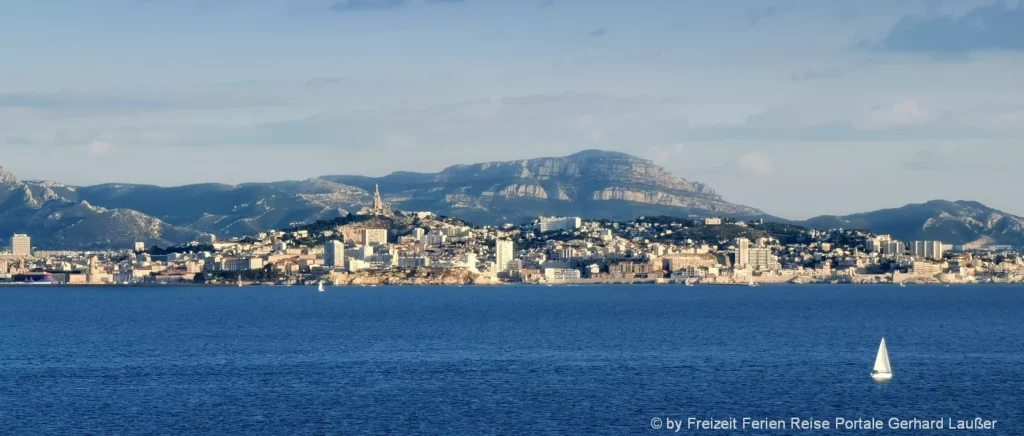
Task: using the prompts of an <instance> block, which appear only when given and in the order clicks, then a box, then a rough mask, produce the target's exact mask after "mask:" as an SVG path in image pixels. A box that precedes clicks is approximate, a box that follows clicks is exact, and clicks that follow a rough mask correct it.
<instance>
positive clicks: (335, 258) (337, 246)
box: [324, 241, 345, 268]
mask: <svg viewBox="0 0 1024 436" xmlns="http://www.w3.org/2000/svg"><path fill="white" fill-rule="evenodd" d="M324 266H327V267H331V268H341V267H344V266H345V245H344V244H342V243H341V241H327V243H326V244H324Z"/></svg>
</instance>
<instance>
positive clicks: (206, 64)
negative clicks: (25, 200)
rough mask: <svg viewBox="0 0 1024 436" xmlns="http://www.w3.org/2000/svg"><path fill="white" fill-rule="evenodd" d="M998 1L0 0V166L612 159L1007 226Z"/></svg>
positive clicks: (319, 170)
mask: <svg viewBox="0 0 1024 436" xmlns="http://www.w3.org/2000/svg"><path fill="white" fill-rule="evenodd" d="M1021 77H1024V6H1022V5H1021V2H1020V1H1019V0H1015V1H1003V2H993V1H974V0H923V1H914V0H884V1H882V0H865V1H854V0H849V1H839V0H836V1H827V2H823V1H816V0H804V1H773V0H751V1H742V0H735V1H727V2H726V1H684V0H630V1H624V0H514V1H512V0H90V1H88V2H83V1H80V0H47V1H45V2H23V1H16V0H0V165H2V166H3V167H5V168H7V169H9V170H11V171H12V172H14V173H15V174H17V175H18V176H19V177H21V178H23V179H45V180H54V181H59V182H63V183H69V184H76V185H87V184H98V183H106V182H131V183H150V184H159V185H180V184H189V183H198V182H224V183H240V182H247V181H273V180H291V179H306V178H310V177H316V176H319V175H326V174H362V175H369V176H380V175H385V174H388V173H390V172H392V171H427V172H433V171H438V170H441V169H443V168H444V167H446V166H449V165H453V164H462V163H475V162H483V161H497V160H512V159H526V158H534V157H545V156H563V155H568V154H572V153H574V152H577V151H580V150H585V149H604V150H615V151H622V152H626V153H630V154H633V155H636V156H639V157H643V158H647V159H651V160H653V161H654V162H655V163H657V164H659V165H661V166H664V167H665V168H667V169H669V170H671V171H673V172H675V173H677V174H679V175H680V176H682V177H684V178H686V179H688V180H694V181H700V182H703V183H706V184H708V185H710V186H712V187H713V188H714V189H716V190H717V191H718V192H719V193H720V194H722V195H723V197H724V198H725V199H726V200H729V201H732V202H734V203H740V204H745V205H749V206H753V207H758V208H761V209H762V210H765V211H767V212H769V213H772V214H774V215H778V216H783V217H787V218H793V219H799V218H807V217H811V216H815V215H821V214H847V213H854V212H863V211H869V210H874V209H879V208H883V207H898V206H901V205H903V204H906V203H911V202H923V201H928V200H931V199H940V198H941V199H949V200H959V199H969V200H976V201H981V202H983V203H985V204H987V205H989V206H992V207H996V208H998V209H1001V210H1004V211H1006V212H1010V213H1016V214H1024V204H1022V200H1021V199H1022V198H1024V183H1021V177H1020V176H1019V174H1020V167H1021V166H1022V164H1024V141H1022V138H1024V80H1022V79H1021Z"/></svg>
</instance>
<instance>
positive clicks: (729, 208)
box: [322, 150, 765, 223]
mask: <svg viewBox="0 0 1024 436" xmlns="http://www.w3.org/2000/svg"><path fill="white" fill-rule="evenodd" d="M322 179H325V180H329V181H332V182H337V183H341V184H346V185H352V186H357V187H359V188H361V189H364V190H367V191H370V190H372V189H373V187H374V185H376V184H379V185H380V189H381V192H382V194H383V195H384V197H385V199H386V200H388V201H389V202H391V203H392V205H393V207H396V208H399V209H402V210H429V211H433V212H436V213H440V214H443V215H448V216H453V217H458V218H462V219H466V220H469V221H474V222H477V223H497V222H519V221H521V220H523V219H529V218H533V217H536V216H542V215H565V216H581V217H585V218H608V219H620V220H621V219H632V218H636V217H638V216H644V215H674V216H695V217H703V216H734V217H761V216H765V214H764V212H761V211H760V210H757V209H754V208H751V207H747V206H741V205H737V204H733V203H729V202H727V201H725V200H724V199H722V197H721V196H720V195H718V194H716V193H715V191H714V190H713V189H712V188H711V187H709V186H707V185H704V184H702V183H698V182H690V181H687V180H686V179H683V178H681V177H679V176H677V175H674V174H672V173H670V172H668V171H667V170H665V169H664V168H662V167H660V166H658V165H656V164H654V163H653V162H651V161H649V160H646V159H640V158H637V157H634V156H630V155H628V154H624V153H617V152H608V151H599V150H588V151H583V152H580V153H576V154H573V155H570V156H565V157H548V158H538V159H527V160H519V161H508V162H489V163H478V164H472V165H456V166H452V167H448V168H446V169H444V170H442V171H441V172H439V173H435V174H424V173H406V172H402V173H394V174H391V175H388V176H385V177H381V178H369V177H362V176H324V177H322Z"/></svg>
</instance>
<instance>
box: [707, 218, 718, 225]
mask: <svg viewBox="0 0 1024 436" xmlns="http://www.w3.org/2000/svg"><path fill="white" fill-rule="evenodd" d="M704 225H705V226H720V225H722V219H721V218H704Z"/></svg>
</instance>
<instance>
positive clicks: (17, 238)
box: [11, 234, 32, 256]
mask: <svg viewBox="0 0 1024 436" xmlns="http://www.w3.org/2000/svg"><path fill="white" fill-rule="evenodd" d="M11 254H13V255H15V256H31V255H32V238H30V237H28V235H22V234H16V235H14V236H11Z"/></svg>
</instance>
